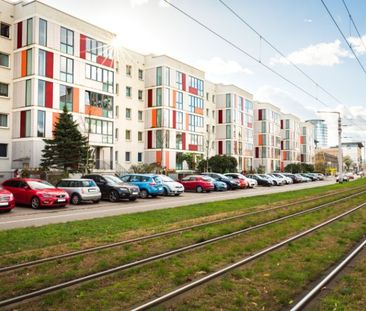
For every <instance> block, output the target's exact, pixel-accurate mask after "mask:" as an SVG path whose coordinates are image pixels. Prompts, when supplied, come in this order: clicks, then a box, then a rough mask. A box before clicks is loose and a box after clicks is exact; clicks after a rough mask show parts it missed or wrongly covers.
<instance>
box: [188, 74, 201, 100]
mask: <svg viewBox="0 0 366 311" xmlns="http://www.w3.org/2000/svg"><path fill="white" fill-rule="evenodd" d="M188 83H189V87H190V88H193V89H195V90H196V91H197V95H198V96H203V81H202V80H200V79H197V78H195V77H191V76H189V79H188Z"/></svg>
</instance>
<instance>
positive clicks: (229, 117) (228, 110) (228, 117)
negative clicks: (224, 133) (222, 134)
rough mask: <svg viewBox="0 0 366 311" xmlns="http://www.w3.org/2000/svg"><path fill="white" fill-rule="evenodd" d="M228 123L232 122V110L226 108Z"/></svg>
mask: <svg viewBox="0 0 366 311" xmlns="http://www.w3.org/2000/svg"><path fill="white" fill-rule="evenodd" d="M226 123H231V110H230V109H226Z"/></svg>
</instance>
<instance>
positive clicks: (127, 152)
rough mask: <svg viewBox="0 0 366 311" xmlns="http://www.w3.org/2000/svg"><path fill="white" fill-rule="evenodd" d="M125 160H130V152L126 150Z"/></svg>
mask: <svg viewBox="0 0 366 311" xmlns="http://www.w3.org/2000/svg"><path fill="white" fill-rule="evenodd" d="M125 161H126V162H130V161H131V152H129V151H126V153H125Z"/></svg>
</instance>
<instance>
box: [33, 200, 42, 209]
mask: <svg viewBox="0 0 366 311" xmlns="http://www.w3.org/2000/svg"><path fill="white" fill-rule="evenodd" d="M40 205H41V201H40V200H39V198H37V197H33V198H32V201H31V206H32V208H34V209H37V208H39V206H40Z"/></svg>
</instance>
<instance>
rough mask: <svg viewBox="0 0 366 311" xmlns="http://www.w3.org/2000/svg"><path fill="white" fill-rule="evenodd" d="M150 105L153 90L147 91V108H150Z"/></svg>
mask: <svg viewBox="0 0 366 311" xmlns="http://www.w3.org/2000/svg"><path fill="white" fill-rule="evenodd" d="M152 103H153V90H148V91H147V106H148V107H152Z"/></svg>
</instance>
